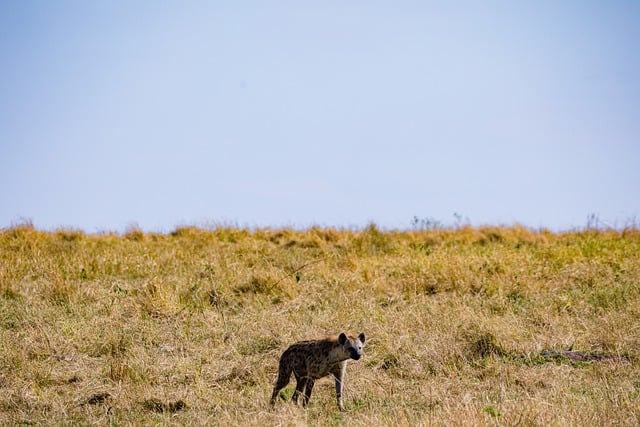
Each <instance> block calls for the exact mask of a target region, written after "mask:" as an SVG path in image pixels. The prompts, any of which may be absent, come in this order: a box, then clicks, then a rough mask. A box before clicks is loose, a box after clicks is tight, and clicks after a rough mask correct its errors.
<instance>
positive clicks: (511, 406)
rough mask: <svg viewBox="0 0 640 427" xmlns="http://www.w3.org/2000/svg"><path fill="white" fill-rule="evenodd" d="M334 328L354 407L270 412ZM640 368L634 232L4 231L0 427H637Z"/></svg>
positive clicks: (0, 245)
mask: <svg viewBox="0 0 640 427" xmlns="http://www.w3.org/2000/svg"><path fill="white" fill-rule="evenodd" d="M340 331H346V332H348V333H351V334H357V333H359V332H365V333H366V334H367V345H366V346H365V357H364V358H363V359H361V360H360V361H357V362H355V361H354V362H352V363H350V364H349V367H348V369H347V378H346V385H345V406H346V407H347V409H348V410H349V411H348V412H347V413H341V412H339V411H338V410H337V405H336V404H335V395H334V391H333V383H332V381H331V380H330V379H325V380H321V381H319V382H318V383H317V385H316V387H315V389H314V393H313V396H312V397H311V401H310V404H309V407H308V408H307V409H302V408H299V407H296V406H294V405H293V404H291V403H289V402H279V403H278V404H277V405H276V407H275V408H274V409H272V408H270V407H269V405H268V401H269V397H270V394H271V391H272V385H273V382H274V381H275V377H276V370H277V362H278V358H279V356H280V354H281V352H282V351H283V350H284V349H285V348H286V347H287V346H288V345H289V344H291V343H293V342H295V341H297V340H302V339H313V338H319V337H322V336H324V335H329V334H335V333H338V332H340ZM563 350H572V351H573V353H566V352H565V353H562V351H563ZM573 355H576V356H577V357H578V358H579V357H582V358H583V359H584V360H578V359H577V358H572V357H570V356H573ZM639 356H640V232H639V231H638V230H637V229H627V230H608V231H607V230H605V231H602V230H601V231H598V230H584V231H580V232H571V233H551V232H548V231H532V230H529V229H525V228H522V227H510V228H498V227H495V228H491V227H485V228H471V227H465V228H459V229H444V230H426V231H407V232H386V231H380V230H379V229H377V228H376V227H375V226H371V227H368V228H367V229H364V230H358V231H354V230H335V229H321V228H312V229H309V230H304V231H293V230H286V229H283V230H254V231H251V230H243V229H233V228H218V229H213V230H201V229H196V228H189V227H185V228H179V229H177V230H175V231H174V232H173V233H171V234H169V235H160V234H146V233H143V232H141V231H139V230H130V231H129V232H127V233H126V234H125V235H116V234H102V235H86V234H84V233H81V232H77V231H69V230H62V231H57V232H41V231H37V230H34V229H33V228H32V227H29V226H17V227H13V228H9V229H6V230H3V231H0V424H2V425H4V424H9V425H16V424H38V425H76V424H81V425H108V424H113V425H148V424H166V425H185V424H192V425H341V424H349V425H350V426H368V425H452V426H457V425H558V426H565V425H576V426H582V425H638V424H640V369H639V367H638V362H639V361H640V357H639ZM293 384H294V383H293V381H292V383H291V384H290V386H289V389H288V394H291V388H292V387H293Z"/></svg>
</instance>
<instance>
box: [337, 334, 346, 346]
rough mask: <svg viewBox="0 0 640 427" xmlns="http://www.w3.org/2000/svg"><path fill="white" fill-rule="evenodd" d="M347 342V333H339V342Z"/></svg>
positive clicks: (341, 343)
mask: <svg viewBox="0 0 640 427" xmlns="http://www.w3.org/2000/svg"><path fill="white" fill-rule="evenodd" d="M346 342H347V336H346V335H345V333H344V332H341V333H340V335H338V344H340V345H344V343H346Z"/></svg>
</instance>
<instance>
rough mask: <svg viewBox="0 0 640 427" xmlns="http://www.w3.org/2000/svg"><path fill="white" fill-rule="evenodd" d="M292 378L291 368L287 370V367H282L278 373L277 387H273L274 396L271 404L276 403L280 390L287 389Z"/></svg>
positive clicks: (272, 395)
mask: <svg viewBox="0 0 640 427" xmlns="http://www.w3.org/2000/svg"><path fill="white" fill-rule="evenodd" d="M290 378H291V368H287V367H286V366H282V365H281V366H280V370H279V371H278V380H277V381H276V385H275V386H274V387H273V394H271V404H272V405H273V404H274V403H276V398H277V397H278V393H279V392H280V390H282V389H283V388H285V387H286V386H287V384H289V379H290Z"/></svg>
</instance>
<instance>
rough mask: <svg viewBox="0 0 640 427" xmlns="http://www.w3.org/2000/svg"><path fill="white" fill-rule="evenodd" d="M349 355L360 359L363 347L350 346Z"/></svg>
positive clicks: (354, 358)
mask: <svg viewBox="0 0 640 427" xmlns="http://www.w3.org/2000/svg"><path fill="white" fill-rule="evenodd" d="M349 357H351V358H352V359H353V360H358V359H360V358H361V357H362V349H357V348H353V347H352V348H350V349H349Z"/></svg>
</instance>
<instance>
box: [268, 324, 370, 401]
mask: <svg viewBox="0 0 640 427" xmlns="http://www.w3.org/2000/svg"><path fill="white" fill-rule="evenodd" d="M364 340H365V336H364V333H362V334H360V335H358V338H354V337H352V336H349V337H347V335H346V334H345V333H344V332H343V333H341V334H340V335H338V336H333V337H328V338H324V339H321V340H312V341H300V342H297V343H295V344H293V345H291V347H289V348H288V349H286V350H285V351H284V353H282V356H280V364H279V370H278V380H277V381H276V385H275V387H274V388H273V394H272V395H271V404H272V405H273V404H274V403H275V401H276V398H277V396H278V393H279V392H280V390H282V389H283V388H284V387H286V385H287V384H289V379H290V378H291V372H293V375H295V377H296V381H297V384H296V391H295V392H294V393H293V401H294V402H296V403H298V397H299V396H300V395H301V394H303V396H302V406H307V403H309V398H310V397H311V390H313V384H314V382H315V380H317V379H319V378H322V377H326V376H327V375H329V374H332V375H333V376H334V378H335V381H336V399H337V401H338V408H340V410H341V411H344V407H343V406H342V385H343V383H344V374H345V372H346V369H347V361H348V360H349V359H353V360H358V359H360V358H361V357H362V347H363V346H364Z"/></svg>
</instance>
